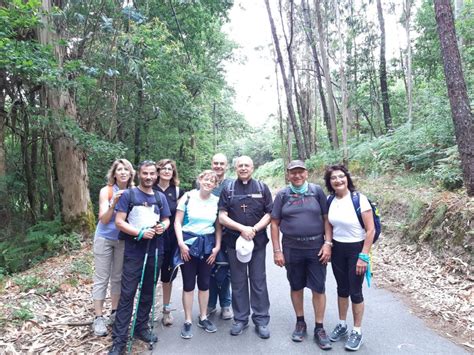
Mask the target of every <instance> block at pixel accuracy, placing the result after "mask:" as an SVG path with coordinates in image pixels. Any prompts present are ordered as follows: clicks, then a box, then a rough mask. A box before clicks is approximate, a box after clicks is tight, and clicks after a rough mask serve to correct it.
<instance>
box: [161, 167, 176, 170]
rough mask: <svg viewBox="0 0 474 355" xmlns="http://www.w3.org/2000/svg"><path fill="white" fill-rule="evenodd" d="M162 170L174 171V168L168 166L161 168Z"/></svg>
mask: <svg viewBox="0 0 474 355" xmlns="http://www.w3.org/2000/svg"><path fill="white" fill-rule="evenodd" d="M160 171H173V168H168V167H165V168H160Z"/></svg>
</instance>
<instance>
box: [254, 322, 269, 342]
mask: <svg viewBox="0 0 474 355" xmlns="http://www.w3.org/2000/svg"><path fill="white" fill-rule="evenodd" d="M255 330H256V332H257V335H258V336H259V337H260V338H262V339H268V338H270V329H268V326H267V325H256V326H255Z"/></svg>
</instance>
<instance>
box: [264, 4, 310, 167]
mask: <svg viewBox="0 0 474 355" xmlns="http://www.w3.org/2000/svg"><path fill="white" fill-rule="evenodd" d="M265 5H266V7H267V12H268V19H269V21H270V27H271V31H272V37H273V42H274V45H275V51H276V53H277V61H278V64H279V65H280V71H281V76H282V79H283V87H284V88H285V94H286V106H287V109H288V116H289V118H290V122H291V126H292V128H293V132H294V135H295V142H296V149H297V150H298V158H299V159H302V160H304V159H306V156H305V155H306V154H305V149H304V146H303V143H302V142H301V136H300V134H299V127H298V123H297V120H296V113H295V108H294V107H293V99H292V95H291V82H290V81H289V80H288V77H287V75H286V68H285V63H284V62H283V56H282V54H281V49H280V42H279V40H278V35H277V32H276V27H275V22H274V21H273V17H272V12H271V9H270V4H269V0H265Z"/></svg>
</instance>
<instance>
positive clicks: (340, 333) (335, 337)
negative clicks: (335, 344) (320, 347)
mask: <svg viewBox="0 0 474 355" xmlns="http://www.w3.org/2000/svg"><path fill="white" fill-rule="evenodd" d="M347 333H348V330H347V325H345V326H342V324H341V323H339V324H338V325H336V328H334V330H333V331H332V332H331V334H330V335H329V340H331V341H339V340H340V339H341V338H342V337H345V336H346V335H347Z"/></svg>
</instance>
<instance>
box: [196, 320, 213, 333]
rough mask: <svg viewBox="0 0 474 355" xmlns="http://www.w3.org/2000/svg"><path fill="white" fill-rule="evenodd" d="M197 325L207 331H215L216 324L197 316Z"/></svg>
mask: <svg viewBox="0 0 474 355" xmlns="http://www.w3.org/2000/svg"><path fill="white" fill-rule="evenodd" d="M198 327H199V328H202V329H204V330H205V331H206V332H208V333H215V332H217V328H216V326H215V325H214V324H213V323H212V322H211V321H210V320H209V319H207V318H206V319H202V320H201V317H198Z"/></svg>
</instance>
